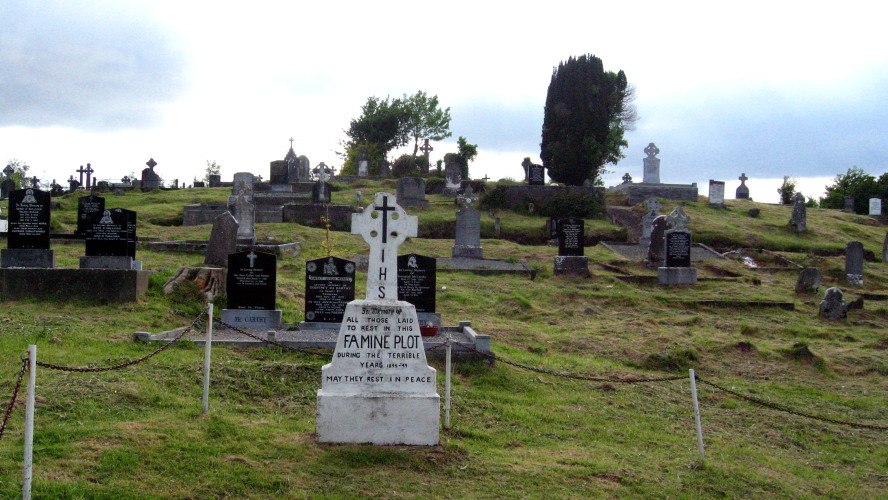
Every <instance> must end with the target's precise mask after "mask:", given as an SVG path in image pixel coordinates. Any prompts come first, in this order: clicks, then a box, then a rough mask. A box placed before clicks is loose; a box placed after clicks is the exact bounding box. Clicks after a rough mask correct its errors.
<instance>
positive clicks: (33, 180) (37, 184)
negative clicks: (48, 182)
mask: <svg viewBox="0 0 888 500" xmlns="http://www.w3.org/2000/svg"><path fill="white" fill-rule="evenodd" d="M31 186H32V187H35V188H36V187H40V179H38V178H37V176H36V175H35V176H34V177H31Z"/></svg>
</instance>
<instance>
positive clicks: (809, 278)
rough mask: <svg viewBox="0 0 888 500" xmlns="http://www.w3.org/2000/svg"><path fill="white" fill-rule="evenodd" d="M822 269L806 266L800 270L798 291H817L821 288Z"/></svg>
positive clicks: (796, 289) (797, 284)
mask: <svg viewBox="0 0 888 500" xmlns="http://www.w3.org/2000/svg"><path fill="white" fill-rule="evenodd" d="M820 282H821V277H820V271H818V270H817V268H816V267H806V268H805V269H802V270H801V272H799V279H798V280H797V281H796V286H795V291H796V293H804V292H817V291H818V290H820Z"/></svg>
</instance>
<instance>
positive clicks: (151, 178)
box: [81, 158, 160, 191]
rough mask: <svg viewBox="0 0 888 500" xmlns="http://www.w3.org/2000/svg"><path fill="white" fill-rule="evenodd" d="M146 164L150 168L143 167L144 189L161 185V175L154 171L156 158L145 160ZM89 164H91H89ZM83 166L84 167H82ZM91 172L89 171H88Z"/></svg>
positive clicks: (147, 189) (148, 189)
mask: <svg viewBox="0 0 888 500" xmlns="http://www.w3.org/2000/svg"><path fill="white" fill-rule="evenodd" d="M145 165H148V168H145V169H142V191H150V190H152V189H157V188H159V187H160V176H159V175H157V173H156V172H155V171H154V167H156V166H157V162H156V161H154V158H150V159H148V161H147V162H145ZM87 166H89V164H87ZM81 168H82V167H81ZM87 172H89V171H87ZM87 186H89V175H88V174H87Z"/></svg>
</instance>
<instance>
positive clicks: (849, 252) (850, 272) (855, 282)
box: [845, 241, 863, 286]
mask: <svg viewBox="0 0 888 500" xmlns="http://www.w3.org/2000/svg"><path fill="white" fill-rule="evenodd" d="M845 277H846V278H847V280H848V284H849V285H851V286H863V243H861V242H859V241H849V242H848V244H847V245H845Z"/></svg>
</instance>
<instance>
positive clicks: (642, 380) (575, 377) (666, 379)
mask: <svg viewBox="0 0 888 500" xmlns="http://www.w3.org/2000/svg"><path fill="white" fill-rule="evenodd" d="M453 343H454V344H456V345H458V346H462V347H465V348H467V349H469V350H472V351H475V352H476V353H478V354H480V355H482V356H484V357H487V358H489V359H492V360H494V361H501V362H503V363H505V364H507V365H511V366H514V367H517V368H521V369H524V370H529V371H532V372H536V373H542V374H545V375H552V376H555V377H561V378H567V379H573V380H586V381H589V382H614V383H617V384H639V383H645V382H669V381H672V380H683V379H684V378H686V377H685V375H678V376H673V377H656V378H616V377H592V376H590V375H574V374H572V373H561V372H556V371H554V370H547V369H545V368H536V367H534V366H529V365H524V364H521V363H516V362H515V361H510V360H508V359H505V358H501V357H499V356H497V355H495V354H493V353H489V352H483V351H479V350H478V349H475V348H474V347H473V346H472V345H470V344H464V343H462V342H459V341H456V340H454V341H453Z"/></svg>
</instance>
